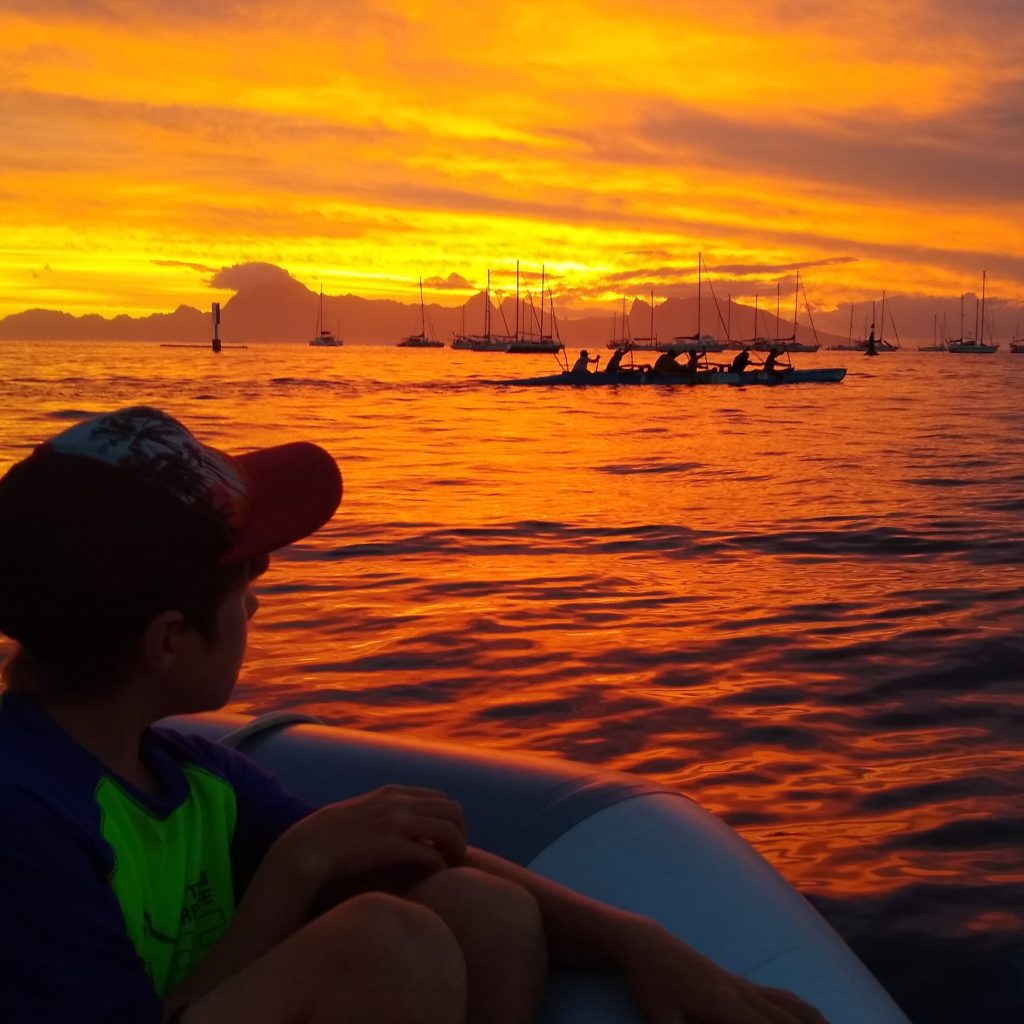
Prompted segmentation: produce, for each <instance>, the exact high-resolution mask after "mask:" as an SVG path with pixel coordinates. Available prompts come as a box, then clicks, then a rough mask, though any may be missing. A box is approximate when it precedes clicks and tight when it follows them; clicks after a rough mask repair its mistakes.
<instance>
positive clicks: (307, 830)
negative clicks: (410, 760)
mask: <svg viewBox="0 0 1024 1024" xmlns="http://www.w3.org/2000/svg"><path fill="white" fill-rule="evenodd" d="M465 853H466V832H465V825H464V823H463V819H462V808H461V807H460V806H459V804H457V803H456V802H455V801H454V800H450V799H449V798H448V797H447V796H445V794H444V793H442V792H440V791H438V790H435V789H423V788H421V787H418V786H384V787H382V788H381V789H376V790H374V791H373V792H371V793H366V794H364V795H363V796H357V797H353V798H352V799H350V800H343V801H341V802H340V803H335V804H328V805H327V806H326V807H322V808H320V809H319V810H317V811H314V812H313V813H312V814H310V815H309V816H308V817H306V818H303V819H302V821H299V822H297V823H296V824H295V825H293V826H292V827H291V828H290V829H289V830H288V831H287V832H285V833H284V835H283V836H281V838H280V839H278V841H277V842H276V843H275V844H274V847H273V848H272V850H271V853H270V854H268V857H273V858H274V859H275V860H276V861H278V866H279V868H280V867H283V865H282V864H281V858H283V859H284V863H285V864H286V865H287V867H284V868H283V869H284V870H290V871H291V872H292V873H296V872H297V873H298V875H299V877H300V878H301V880H302V881H303V882H305V883H306V884H307V885H308V886H309V887H310V889H311V891H312V893H314V894H316V893H319V892H320V891H321V890H322V889H323V887H324V886H327V885H332V886H336V885H338V884H339V883H345V882H348V881H351V882H355V881H356V880H357V879H358V878H359V876H362V875H367V874H370V873H373V872H377V871H380V870H381V869H385V868H392V867H413V868H420V869H423V870H426V871H428V872H433V871H438V870H440V869H442V868H445V867H448V866H451V865H453V864H460V863H462V860H463V858H464V856H465ZM314 898H315V895H314Z"/></svg>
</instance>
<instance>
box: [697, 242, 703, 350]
mask: <svg viewBox="0 0 1024 1024" xmlns="http://www.w3.org/2000/svg"><path fill="white" fill-rule="evenodd" d="M701 262H702V258H701V254H700V253H699V252H698V253H697V344H698V345H700V265H701Z"/></svg>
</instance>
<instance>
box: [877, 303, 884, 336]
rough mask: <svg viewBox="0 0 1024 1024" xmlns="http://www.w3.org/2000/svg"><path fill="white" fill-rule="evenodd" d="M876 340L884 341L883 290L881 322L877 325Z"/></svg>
mask: <svg viewBox="0 0 1024 1024" xmlns="http://www.w3.org/2000/svg"><path fill="white" fill-rule="evenodd" d="M878 340H879V341H885V292H884V291H883V292H882V322H881V323H880V324H879V325H878Z"/></svg>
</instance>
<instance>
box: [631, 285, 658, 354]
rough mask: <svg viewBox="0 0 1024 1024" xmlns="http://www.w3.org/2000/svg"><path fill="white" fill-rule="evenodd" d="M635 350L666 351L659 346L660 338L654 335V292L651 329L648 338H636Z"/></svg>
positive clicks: (634, 342)
mask: <svg viewBox="0 0 1024 1024" xmlns="http://www.w3.org/2000/svg"><path fill="white" fill-rule="evenodd" d="M633 349H634V350H635V351H637V352H661V351H664V350H663V349H662V347H661V346H660V345H659V344H658V336H657V334H655V333H654V291H653V290H652V291H651V329H650V334H649V335H648V336H647V337H646V338H634V339H633Z"/></svg>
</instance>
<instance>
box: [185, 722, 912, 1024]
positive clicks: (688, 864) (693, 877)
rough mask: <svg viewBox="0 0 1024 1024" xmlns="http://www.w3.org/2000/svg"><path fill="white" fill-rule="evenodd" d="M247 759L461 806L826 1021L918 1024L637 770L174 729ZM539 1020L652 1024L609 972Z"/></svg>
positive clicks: (551, 1001)
mask: <svg viewBox="0 0 1024 1024" xmlns="http://www.w3.org/2000/svg"><path fill="white" fill-rule="evenodd" d="M166 724H168V725H171V726H172V727H174V728H177V729H179V730H181V731H182V732H193V733H200V734H202V735H205V736H207V737H209V738H211V739H215V740H219V741H220V742H223V743H226V744H228V745H230V746H233V747H235V748H237V749H240V750H242V751H244V752H245V753H246V754H247V755H248V756H250V757H252V758H253V759H254V760H256V761H257V762H259V763H260V764H261V765H263V766H264V767H265V768H266V769H267V770H268V771H270V772H272V773H273V774H275V775H277V776H278V777H279V778H280V779H281V780H282V782H283V783H284V784H285V785H287V786H288V787H289V788H291V789H292V790H293V791H294V792H296V793H298V794H299V795H301V796H303V797H305V798H306V799H308V800H310V801H311V802H313V803H315V804H324V803H328V802H330V801H333V800H341V799H345V798H346V797H349V796H354V795H356V794H359V793H364V792H366V791H368V790H371V789H375V788H376V787H378V786H381V785H384V784H386V783H405V784H410V785H421V786H431V787H435V788H437V789H441V790H444V791H445V792H447V793H448V794H449V795H450V796H451V797H453V798H454V799H457V800H459V801H460V802H461V804H462V806H463V809H464V812H465V818H466V822H467V828H468V832H469V841H470V843H471V844H473V845H474V846H478V847H482V848H484V849H487V850H490V851H492V852H493V853H496V854H499V855H500V856H503V857H505V858H507V859H509V860H512V861H515V862H517V863H519V864H523V865H526V866H528V867H529V868H531V869H532V870H534V871H536V872H538V873H540V874H542V875H545V876H547V877H549V878H552V879H554V880H555V881H557V882H560V883H562V884H563V885H566V886H569V887H570V888H573V889H575V890H577V891H579V892H583V893H585V894H587V895H589V896H592V897H595V898H597V899H600V900H603V901H605V902H607V903H610V904H614V905H616V906H619V907H622V908H624V909H627V910H631V911H635V912H637V913H641V914H646V915H648V916H650V917H653V918H655V919H656V920H658V921H660V922H661V924H662V925H664V926H665V927H666V928H668V929H669V930H671V931H672V932H673V933H675V934H676V935H678V936H679V937H680V938H681V939H683V940H684V941H686V942H688V943H689V944H690V945H692V946H694V947H695V948H697V949H699V950H700V951H701V952H702V953H704V954H705V955H707V956H708V957H710V958H711V959H713V960H715V961H717V962H718V963H719V964H721V965H723V966H724V967H727V968H728V969H729V970H731V971H734V972H735V973H736V974H739V975H741V976H743V977H745V978H747V979H749V980H750V981H752V982H756V983H758V984H763V985H772V986H775V987H779V988H785V989H789V990H791V991H793V992H796V993H797V994H798V995H800V996H801V997H802V998H804V999H806V1000H807V1001H808V1002H810V1003H811V1004H813V1005H814V1006H816V1007H818V1009H819V1010H820V1011H821V1012H822V1013H823V1014H824V1015H825V1017H826V1018H827V1019H828V1020H829V1022H830V1024H909V1022H908V1020H907V1018H906V1016H905V1015H904V1014H903V1013H902V1011H901V1010H900V1009H899V1007H898V1006H897V1005H896V1003H895V1002H894V1001H893V1000H892V999H891V998H890V996H889V995H888V994H887V993H886V992H885V990H884V989H883V988H882V986H881V985H880V984H879V983H878V981H877V980H876V979H875V978H874V977H873V976H872V975H871V974H870V972H869V971H868V970H867V968H865V967H864V965H863V964H862V963H861V962H860V961H859V960H858V959H857V957H856V956H855V955H854V954H853V952H852V951H851V950H850V949H849V947H847V946H846V945H845V944H844V943H843V941H842V940H841V939H840V938H839V936H838V935H837V934H836V933H835V932H834V931H833V930H832V929H831V927H830V926H829V925H828V924H827V923H826V922H825V920H824V919H823V918H822V917H821V916H820V915H819V914H818V913H817V912H816V911H815V910H814V909H813V908H812V907H811V905H810V904H809V903H808V902H807V901H806V900H805V899H804V898H803V897H802V896H801V895H800V894H799V893H798V892H797V891H796V890H795V889H794V888H793V887H792V886H791V885H790V884H789V883H788V882H786V881H785V880H784V879H783V878H782V876H781V875H779V874H778V873H777V872H776V871H775V869H774V868H772V867H771V866H769V864H768V863H767V862H766V861H765V860H764V859H763V858H762V857H761V856H760V855H759V854H758V853H756V852H755V851H754V849H753V848H752V847H751V846H750V845H749V844H748V843H746V841H745V840H743V839H742V838H741V837H740V836H739V835H737V834H736V833H735V832H734V831H733V830H732V829H730V828H729V827H728V826H727V825H725V824H724V823H723V822H722V821H721V820H719V819H718V818H716V817H714V816H713V815H711V814H710V813H708V812H707V811H705V810H703V809H701V808H700V807H698V806H697V805H696V804H695V803H694V802H693V801H691V800H690V799H688V798H687V797H685V796H683V795H682V794H681V793H679V792H677V791H675V790H672V789H669V788H667V787H665V786H663V785H660V784H658V783H655V782H652V781H650V780H648V779H645V778H643V777H641V776H634V775H628V774H623V773H616V772H609V771H604V770H596V769H594V768H593V767H590V766H587V765H582V764H576V763H573V762H569V761H560V760H551V759H547V758H539V757H527V756H523V755H516V754H510V753H505V752H500V753H499V752H490V751H485V750H480V749H476V748H467V747H463V746H454V745H446V744H436V743H427V742H423V741H419V740H409V739H400V738H395V737H392V736H386V735H381V734H378V733H364V732H357V731H353V730H348V729H342V728H338V727H335V726H329V725H324V724H321V723H318V722H317V721H316V720H315V719H311V718H309V717H307V716H304V715H295V714H292V713H289V712H275V713H272V714H270V715H265V716H261V717H256V718H252V717H248V716H245V715H234V714H228V713H224V712H219V713H215V714H210V715H197V716H191V717H187V718H176V719H171V720H169V721H168V722H167V723H166ZM543 1024H643V1018H642V1017H641V1015H640V1014H639V1011H637V1010H636V1008H635V1007H634V1005H633V1003H632V1001H631V999H630V997H629V994H628V992H627V991H626V989H625V986H624V985H622V984H621V983H619V982H618V981H617V979H615V978H611V977H607V976H604V975H596V974H588V973H584V972H561V973H558V974H557V975H556V976H555V977H554V978H553V979H552V984H551V987H550V991H549V995H548V1000H547V1003H546V1006H545V1012H544V1016H543Z"/></svg>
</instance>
